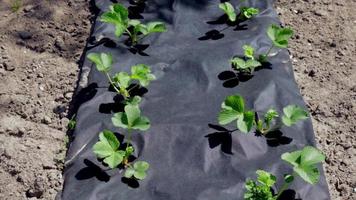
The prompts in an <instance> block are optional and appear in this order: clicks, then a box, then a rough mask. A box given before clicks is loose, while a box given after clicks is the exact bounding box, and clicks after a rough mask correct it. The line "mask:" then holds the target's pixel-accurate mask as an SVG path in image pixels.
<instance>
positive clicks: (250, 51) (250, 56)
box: [230, 45, 262, 74]
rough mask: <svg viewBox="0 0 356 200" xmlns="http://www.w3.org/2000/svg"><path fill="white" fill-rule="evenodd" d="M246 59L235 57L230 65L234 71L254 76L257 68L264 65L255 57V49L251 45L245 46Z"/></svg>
mask: <svg viewBox="0 0 356 200" xmlns="http://www.w3.org/2000/svg"><path fill="white" fill-rule="evenodd" d="M243 49H244V55H245V57H244V58H239V57H234V58H232V59H231V60H230V63H231V65H232V67H233V68H234V69H236V70H237V71H239V72H244V73H248V74H252V73H253V72H254V71H255V69H256V68H257V67H260V66H261V65H262V64H261V63H260V62H259V61H257V60H256V59H255V57H254V53H255V49H254V48H253V47H252V46H250V45H244V46H243Z"/></svg>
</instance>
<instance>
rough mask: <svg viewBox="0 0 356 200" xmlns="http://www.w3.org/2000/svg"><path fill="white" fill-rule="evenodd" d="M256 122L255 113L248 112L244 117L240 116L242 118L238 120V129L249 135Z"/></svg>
mask: <svg viewBox="0 0 356 200" xmlns="http://www.w3.org/2000/svg"><path fill="white" fill-rule="evenodd" d="M254 122H255V112H253V111H247V112H245V113H244V114H243V115H240V117H239V118H238V120H237V128H238V129H239V130H240V131H241V132H243V133H248V132H250V131H251V129H252V127H253V125H254Z"/></svg>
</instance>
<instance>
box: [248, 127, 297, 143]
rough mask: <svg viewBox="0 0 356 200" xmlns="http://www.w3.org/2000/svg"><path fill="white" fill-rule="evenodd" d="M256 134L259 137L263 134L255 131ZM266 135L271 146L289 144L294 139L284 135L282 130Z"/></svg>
mask: <svg viewBox="0 0 356 200" xmlns="http://www.w3.org/2000/svg"><path fill="white" fill-rule="evenodd" d="M255 135H256V136H258V137H260V136H262V135H261V134H260V133H258V132H255ZM264 137H265V138H266V143H267V145H268V146H270V147H278V146H280V145H287V144H290V143H291V142H292V141H293V139H292V138H290V137H287V136H284V135H283V133H282V131H280V130H275V131H271V132H269V133H268V134H266V135H264Z"/></svg>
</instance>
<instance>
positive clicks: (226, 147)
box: [205, 124, 236, 155]
mask: <svg viewBox="0 0 356 200" xmlns="http://www.w3.org/2000/svg"><path fill="white" fill-rule="evenodd" d="M208 126H209V128H211V129H214V130H215V132H213V133H210V134H208V135H206V136H205V137H206V138H208V141H209V147H210V148H211V149H213V148H215V147H217V146H219V145H220V149H221V151H222V152H224V153H226V154H230V155H233V153H232V136H231V133H232V132H234V131H236V130H228V129H226V128H224V127H222V126H220V125H215V124H208Z"/></svg>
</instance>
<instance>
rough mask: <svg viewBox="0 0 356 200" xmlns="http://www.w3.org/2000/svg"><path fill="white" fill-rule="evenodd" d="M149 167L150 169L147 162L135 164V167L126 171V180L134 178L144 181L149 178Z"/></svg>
mask: <svg viewBox="0 0 356 200" xmlns="http://www.w3.org/2000/svg"><path fill="white" fill-rule="evenodd" d="M149 167H150V165H149V164H148V163H147V162H145V161H137V162H135V164H134V165H133V167H132V166H131V167H129V168H128V169H126V171H125V174H124V176H125V177H126V178H132V177H134V178H136V179H138V180H143V179H145V178H146V176H147V173H146V171H147V170H148V168H149Z"/></svg>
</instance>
